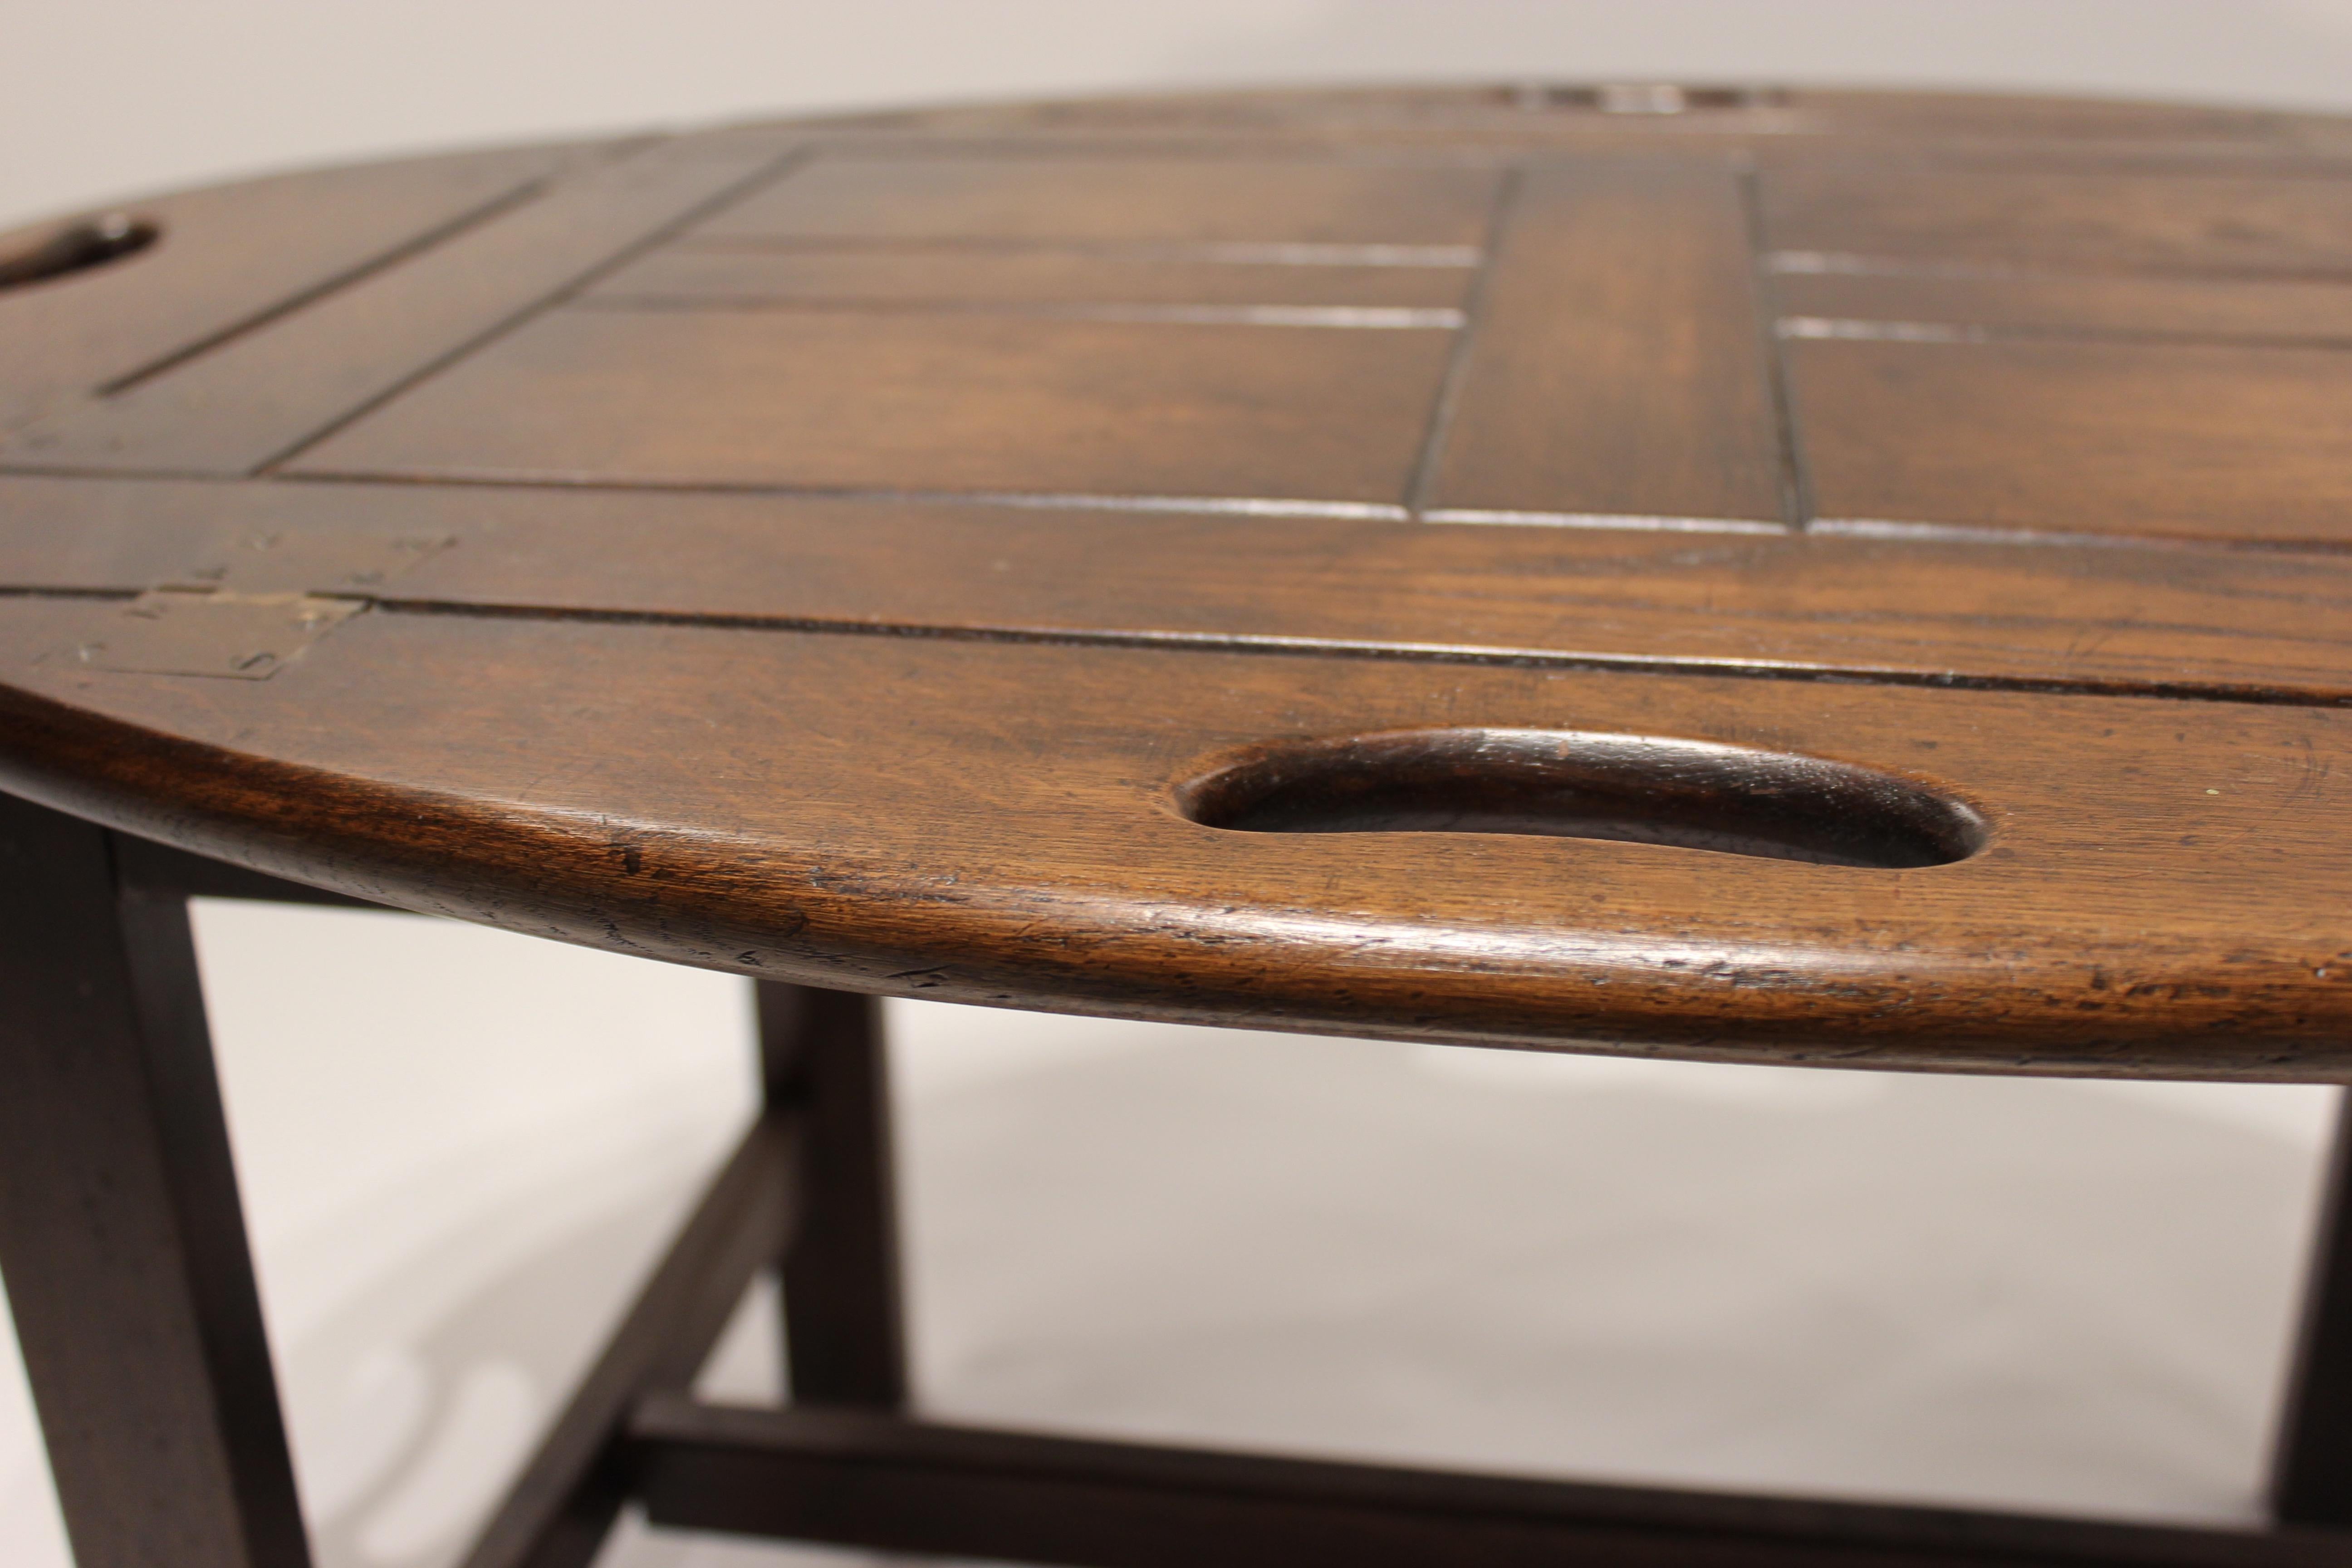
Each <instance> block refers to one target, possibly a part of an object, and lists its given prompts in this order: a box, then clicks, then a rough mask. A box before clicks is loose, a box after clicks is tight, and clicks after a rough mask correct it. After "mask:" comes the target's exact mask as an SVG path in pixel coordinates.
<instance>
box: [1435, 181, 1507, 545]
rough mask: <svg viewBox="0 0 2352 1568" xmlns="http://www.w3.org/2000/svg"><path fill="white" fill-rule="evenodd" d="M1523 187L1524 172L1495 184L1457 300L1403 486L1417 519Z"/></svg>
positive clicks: (1459, 398)
mask: <svg viewBox="0 0 2352 1568" xmlns="http://www.w3.org/2000/svg"><path fill="white" fill-rule="evenodd" d="M1526 184H1527V176H1526V174H1525V173H1524V172H1523V171H1521V170H1518V169H1507V170H1506V171H1504V174H1503V177H1502V178H1501V179H1500V180H1499V181H1497V182H1496V185H1495V205H1494V206H1493V207H1492V208H1491V209H1490V210H1489V211H1488V213H1487V215H1486V245H1485V246H1484V247H1482V251H1481V254H1482V255H1483V256H1484V257H1485V258H1486V259H1485V264H1484V265H1482V266H1481V267H1480V268H1479V269H1478V274H1477V276H1476V277H1475V278H1474V279H1471V282H1470V289H1469V292H1468V293H1467V294H1465V296H1464V298H1463V301H1462V327H1461V331H1460V332H1459V333H1458V334H1457V335H1456V336H1455V338H1454V353H1452V354H1451V355H1450V356H1448V357H1447V359H1446V362H1445V375H1444V379H1443V380H1441V381H1440V382H1439V383H1438V386H1437V396H1436V397H1435V398H1434V399H1433V401H1432V402H1431V404H1430V409H1429V429H1428V432H1427V433H1426V434H1425V435H1424V436H1423V437H1422V443H1421V456H1420V457H1419V458H1417V459H1416V460H1415V461H1414V463H1413V468H1412V479H1410V480H1408V481H1407V483H1406V486H1405V510H1407V511H1408V512H1410V513H1411V514H1412V516H1414V517H1416V518H1419V517H1422V515H1423V512H1424V511H1425V510H1427V508H1428V506H1429V499H1430V493H1431V490H1432V489H1433V487H1434V486H1435V484H1436V482H1437V473H1438V465H1439V464H1440V462H1442V461H1443V460H1444V452H1445V437H1446V435H1447V433H1448V432H1449V431H1450V430H1451V429H1452V428H1453V425H1454V410H1455V409H1456V408H1458V407H1459V406H1460V405H1461V401H1462V384H1463V381H1464V378H1465V377H1466V376H1467V375H1468V374H1469V373H1470V360H1471V353H1472V351H1473V350H1474V348H1475V346H1476V343H1477V339H1478V328H1479V326H1480V324H1481V323H1482V322H1484V321H1485V320H1486V300H1487V297H1488V295H1489V294H1490V293H1491V291H1492V286H1493V283H1494V278H1495V259H1496V258H1497V257H1499V256H1500V255H1502V253H1503V241H1504V238H1505V237H1506V236H1507V234H1508V233H1509V232H1510V226H1511V218H1512V216H1513V215H1514V214H1516V213H1517V211H1518V205H1519V192H1520V190H1521V189H1522V188H1523V187H1524V186H1525V185H1526Z"/></svg>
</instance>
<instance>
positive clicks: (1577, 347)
mask: <svg viewBox="0 0 2352 1568" xmlns="http://www.w3.org/2000/svg"><path fill="white" fill-rule="evenodd" d="M1753 277H1754V273H1753V263H1752V260H1751V258H1750V254H1749V248H1748V229H1747V219H1746V216H1745V213H1744V209H1743V207H1742V205H1741V196H1740V191H1739V182H1738V175H1737V174H1735V173H1734V171H1733V170H1732V169H1731V168H1730V167H1729V166H1728V165H1727V164H1726V163H1718V162H1714V161H1710V160H1700V159H1689V160H1685V159H1641V158H1606V159H1591V160H1587V161H1585V162H1582V163H1575V164H1570V165H1566V166H1558V167H1548V168H1542V169H1538V170H1531V171H1529V172H1528V174H1527V175H1526V176H1525V180H1524V184H1523V185H1522V186H1521V187H1520V189H1519V191H1518V193H1517V197H1516V200H1515V201H1514V203H1513V206H1512V211H1511V214H1510V217H1509V220H1508V226H1507V229H1506V231H1505V237H1504V241H1503V247H1502V252H1501V254H1500V255H1499V256H1498V257H1497V258H1496V261H1495V263H1494V273H1493V276H1492V278H1491V279H1489V280H1488V282H1487V285H1486V297H1485V299H1484V300H1482V301H1481V303H1480V307H1479V320H1478V323H1477V327H1476V336H1475V338H1474V340H1473V341H1472V343H1471V346H1470V349H1469V353H1468V360H1467V363H1466V364H1465V367H1464V373H1463V383H1462V387H1461V395H1460V399H1461V400H1460V405H1459V407H1458V409H1457V410H1456V411H1455V412H1454V416H1453V418H1452V420H1451V422H1450V424H1449V425H1448V426H1447V427H1446V428H1445V430H1444V432H1443V435H1442V439H1443V442H1444V445H1443V447H1442V449H1441V452H1440V466H1439V468H1438V469H1437V474H1436V479H1435V483H1434V485H1433V488H1432V490H1431V493H1430V497H1429V504H1430V505H1431V506H1432V507H1433V509H1436V510H1439V511H1441V512H1444V511H1512V512H1528V513H1538V514H1568V515H1588V516H1589V515H1602V516H1608V515H1625V516H1660V517H1673V518H1745V519H1749V520H1753V521H1762V522H1777V521H1780V520H1781V519H1782V517H1783V516H1784V515H1786V511H1787V503H1786V502H1785V501H1784V499H1783V490H1784V487H1785V480H1786V476H1785V475H1784V472H1783V461H1782V457H1781V443H1780V426H1779V422H1778V416H1777V415H1776V413H1775V410H1774V404H1773V393H1772V369H1771V366H1770V364H1769V360H1768V357H1767V347H1766V337H1765V333H1764V331H1763V327H1762V324H1761V322H1760V321H1759V310H1758V307H1757V300H1756V290H1755V287H1754V282H1753Z"/></svg>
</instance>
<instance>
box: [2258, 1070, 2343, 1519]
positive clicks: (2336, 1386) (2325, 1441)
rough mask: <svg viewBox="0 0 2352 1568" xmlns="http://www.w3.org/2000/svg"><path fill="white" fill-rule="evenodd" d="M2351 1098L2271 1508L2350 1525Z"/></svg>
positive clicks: (2307, 1291)
mask: <svg viewBox="0 0 2352 1568" xmlns="http://www.w3.org/2000/svg"><path fill="white" fill-rule="evenodd" d="M2347 1189H2352V1099H2347V1101H2346V1103H2345V1108H2344V1110H2342V1111H2341V1112H2339V1113H2338V1115H2337V1120H2336V1148H2335V1152H2334V1153H2333V1154H2332V1155H2330V1156H2329V1159H2328V1165H2327V1175H2326V1188H2325V1190H2324V1191H2323V1192H2322V1194H2321V1195H2320V1205H2319V1228H2318V1231H2317V1234H2316V1236H2315V1239H2314V1242H2313V1246H2312V1252H2311V1270H2310V1274H2309V1277H2308V1279H2307V1282H2306V1283H2305V1287H2304V1303H2303V1323H2302V1327H2301V1329H2300V1331H2299V1332H2298V1334H2297V1339H2296V1344H2295V1351H2294V1360H2293V1361H2292V1362H2290V1363H2288V1368H2287V1386H2286V1399H2285V1402H2284V1409H2283V1411H2282V1418H2281V1421H2280V1425H2279V1442H2278V1453H2277V1457H2276V1458H2275V1460H2274V1461H2273V1466H2272V1471H2271V1511H2272V1513H2273V1515H2274V1516H2275V1517H2276V1518H2277V1519H2278V1521H2280V1522H2281V1523H2283V1524H2334V1525H2352V1190H2347Z"/></svg>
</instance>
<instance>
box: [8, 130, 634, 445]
mask: <svg viewBox="0 0 2352 1568" xmlns="http://www.w3.org/2000/svg"><path fill="white" fill-rule="evenodd" d="M615 150H616V149H614V148H613V147H612V146H611V145H610V144H598V143H588V144H584V145H582V146H579V147H527V148H517V149H502V150H499V151H496V152H490V153H456V154H452V155H450V156H447V157H441V158H425V159H404V160H402V161H401V162H399V163H377V164H365V165H362V166H360V167H358V168H351V169H336V170H331V171H325V172H306V173H302V174H280V175H277V176H274V177H272V178H269V179H266V180H253V181H247V182H245V183H243V184H234V185H224V186H220V187H218V188H215V189H213V190H205V191H193V192H187V193H184V194H180V195H164V196H156V197H150V198H143V199H141V200H136V201H132V202H130V203H128V204H125V205H124V206H123V208H122V210H123V211H125V212H127V213H131V214H135V215H136V216H139V217H141V218H143V219H145V220H147V221H149V222H151V223H153V224H154V225H155V226H157V227H158V229H159V230H160V231H161V238H160V240H159V242H158V243H157V244H155V245H154V246H152V247H150V248H149V249H147V250H145V251H143V252H142V253H141V254H139V255H137V256H136V257H132V258H126V259H125V260H124V261H121V262H119V263H116V264H113V265H110V266H106V267H100V268H92V269H90V270H89V271H86V272H79V273H75V274H73V275H71V276H69V277H66V278H61V279H57V280H55V281H52V282H47V283H42V284H38V285H35V286H32V287H28V288H22V289H5V290H0V341H5V342H6V343H7V344H8V363H7V373H6V374H5V376H0V428H5V427H7V426H15V425H17V424H21V423H23V422H24V421H26V420H27V419H29V418H31V417H33V416H36V415H37V414H39V413H40V412H42V411H43V410H44V409H46V408H47V407H48V406H49V405H53V404H56V403H58V402H61V401H64V400H67V399H70V398H73V397H76V396H79V395H89V394H92V393H94V392H96V391H97V390H98V389H99V388H100V387H103V386H109V385H111V384H116V383H118V382H121V381H122V380H123V379H125V378H126V377H131V376H135V375H137V374H140V373H141V372H142V371H148V370H152V368H154V367H156V366H158V365H161V364H163V363H169V362H170V361H172V360H174V359H177V358H179V357H181V356H183V355H185V354H187V353H191V352H193V351H194V350H195V349H196V348H198V347H200V346H201V345H203V344H205V343H206V342H212V341H214V340H216V339H219V338H221V337H223V336H226V335H227V334H230V333H234V332H236V331H238V330H239V329H240V328H243V327H247V326H250V325H252V324H254V323H256V322H257V321H262V320H264V319H266V318H267V317H268V316H270V315H271V314H273V313H275V312H277V311H279V310H285V309H287V308H289V306H291V305H294V304H296V303H298V302H299V301H301V300H305V299H307V298H309V297H310V296H312V295H315V294H317V293H318V292H319V291H320V290H322V289H331V288H333V287H335V286H336V285H337V284H340V283H343V282H347V281H349V280H350V279H352V278H354V277H356V276H357V275H358V274H360V273H362V272H363V271H365V270H366V269H367V268H370V267H373V266H377V265H381V264H382V263H383V262H384V261H385V260H387V259H388V258H391V257H393V256H394V255H395V254H397V253H398V252H400V251H401V250H402V249H403V248H404V247H408V246H412V245H415V244H416V243H418V242H420V241H421V240H424V239H426V238H428V237H431V236H434V235H436V234H438V233H440V232H442V231H444V230H446V229H448V228H450V227H451V226H457V225H463V224H464V223H466V222H467V220H468V219H478V218H480V217H482V216H487V215H488V214H489V213H491V212H494V211H496V210H498V209H499V207H500V206H501V205H504V204H506V203H508V202H510V201H514V200H516V199H519V198H520V197H521V196H522V195H525V194H527V193H528V192H529V191H530V190H531V189H532V188H534V186H535V185H536V184H537V183H538V182H541V181H543V180H545V179H547V178H549V177H551V176H552V175H555V174H560V173H562V172H563V171H565V170H566V169H568V168H571V167H573V166H576V165H578V164H581V163H588V162H593V161H594V160H595V159H596V158H597V157H598V156H600V155H603V154H605V153H610V152H612V151H615ZM60 221H63V220H60ZM56 226H57V225H56V224H52V223H42V224H36V225H33V226H30V227H28V228H24V229H19V230H17V231H16V232H15V233H13V234H7V235H0V254H6V253H8V252H10V251H13V250H15V249H16V248H17V247H20V246H22V245H26V244H30V243H34V242H36V241H37V240H38V239H39V238H41V237H45V236H47V234H49V233H50V232H52V231H53V230H54V229H55V227H56Z"/></svg>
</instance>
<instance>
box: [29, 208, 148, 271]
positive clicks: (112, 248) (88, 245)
mask: <svg viewBox="0 0 2352 1568" xmlns="http://www.w3.org/2000/svg"><path fill="white" fill-rule="evenodd" d="M162 234H163V230H161V229H159V228H157V227H156V226H154V225H153V224H152V223H149V222H147V221H146V220H145V219H144V218H135V217H130V216H125V215H124V214H121V213H110V214H109V215H108V216H105V217H100V218H91V219H90V220H89V222H87V223H77V224H69V225H68V226H66V227H64V228H61V229H59V230H58V231H57V233H55V234H53V235H51V236H49V237H48V238H47V239H45V240H42V241H41V242H40V243H39V244H37V245H36V246H33V247H30V248H29V249H26V250H19V251H17V252H16V253H15V254H13V255H8V256H0V289H21V288H23V287H25V286H26V284H28V283H46V282H47V281H48V280H49V279H52V278H63V277H65V276H66V275H68V273H74V272H83V271H87V270H89V268H93V267H103V266H105V265H106V264H107V263H108V262H110V261H120V260H121V259H122V258H124V257H126V256H136V255H138V254H139V253H140V252H141V251H142V250H144V249H146V248H147V247H149V246H151V245H152V244H154V243H155V241H156V239H157V238H158V237H161V236H162Z"/></svg>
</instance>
